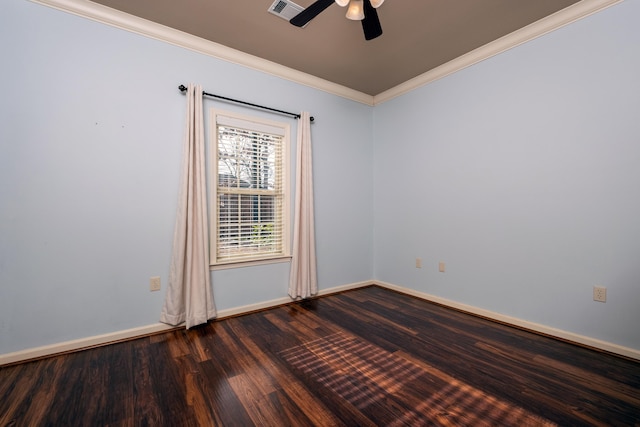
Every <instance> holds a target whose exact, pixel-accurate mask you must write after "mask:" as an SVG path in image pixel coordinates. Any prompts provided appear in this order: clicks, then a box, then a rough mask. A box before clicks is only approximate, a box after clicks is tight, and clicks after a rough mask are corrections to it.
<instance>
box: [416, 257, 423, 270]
mask: <svg viewBox="0 0 640 427" xmlns="http://www.w3.org/2000/svg"><path fill="white" fill-rule="evenodd" d="M416 268H422V258H416Z"/></svg>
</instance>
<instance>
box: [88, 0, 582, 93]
mask: <svg viewBox="0 0 640 427" xmlns="http://www.w3.org/2000/svg"><path fill="white" fill-rule="evenodd" d="M314 1H315V0H295V1H294V2H295V3H296V4H298V5H300V6H302V7H308V6H309V5H310V4H312V3H313V2H314ZM94 2H95V3H100V4H102V5H105V6H108V7H111V8H114V9H117V10H120V11H122V12H126V13H128V14H131V15H135V16H138V17H140V18H144V19H147V20H150V21H154V22H156V23H159V24H162V25H165V26H168V27H171V28H174V29H177V30H180V31H183V32H186V33H189V34H192V35H195V36H198V37H201V38H204V39H206V40H210V41H213V42H216V43H219V44H222V45H225V46H228V47H231V48H233V49H236V50H239V51H242V52H245V53H248V54H251V55H254V56H257V57H260V58H263V59H266V60H269V61H272V62H275V63H278V64H281V65H284V66H286V67H289V68H292V69H295V70H298V71H302V72H304V73H307V74H310V75H313V76H316V77H319V78H322V79H324V80H327V81H330V82H333V83H336V84H339V85H342V86H345V87H348V88H350V89H353V90H356V91H359V92H362V93H365V94H367V95H371V96H375V95H377V94H380V93H381V92H384V91H386V90H388V89H391V88H393V87H395V86H397V85H399V84H401V83H403V82H405V81H407V80H409V79H411V78H413V77H416V76H418V75H421V74H423V73H425V72H427V71H429V70H432V69H434V68H436V67H438V66H440V65H442V64H444V63H447V62H449V61H451V60H453V59H455V58H457V57H459V56H461V55H463V54H465V53H467V52H470V51H472V50H474V49H476V48H478V47H480V46H483V45H485V44H487V43H489V42H491V41H494V40H496V39H498V38H500V37H502V36H505V35H507V34H509V33H511V32H513V31H516V30H518V29H520V28H522V27H524V26H526V25H528V24H531V23H533V22H535V21H538V20H539V19H542V18H544V17H546V16H548V15H551V14H553V13H555V12H557V11H559V10H561V9H564V8H566V7H568V6H570V5H572V4H574V3H578V0H387V1H385V3H384V4H383V5H382V6H380V8H378V16H379V17H380V22H381V24H382V28H383V31H384V33H383V35H382V36H380V37H378V38H376V39H374V40H370V41H366V40H365V39H364V36H363V34H362V26H361V23H360V22H358V21H350V20H348V19H347V18H345V16H344V14H345V12H346V8H342V7H339V6H338V5H337V4H333V5H331V6H330V7H329V8H328V9H327V10H325V11H324V12H322V13H321V14H320V15H319V16H317V17H316V18H315V19H314V20H313V21H311V22H310V23H309V24H308V25H307V26H306V27H305V28H298V27H294V26H293V25H291V24H290V23H288V22H287V21H286V20H284V19H282V18H280V17H278V16H275V15H273V14H271V13H269V12H268V9H269V7H270V6H271V5H272V3H273V0H226V1H221V0H181V1H175V0H94Z"/></svg>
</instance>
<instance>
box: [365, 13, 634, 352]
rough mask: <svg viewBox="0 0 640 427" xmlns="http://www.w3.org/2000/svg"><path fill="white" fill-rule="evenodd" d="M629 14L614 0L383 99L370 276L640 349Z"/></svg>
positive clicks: (377, 129)
mask: <svg viewBox="0 0 640 427" xmlns="http://www.w3.org/2000/svg"><path fill="white" fill-rule="evenodd" d="M638 16H640V2H638V1H627V2H623V3H621V4H619V5H616V6H614V7H611V8H609V9H607V10H605V11H603V12H601V13H598V14H595V15H592V16H590V17H588V18H586V19H583V20H580V21H578V22H576V23H573V24H571V25H569V26H567V27H564V28H562V29H560V30H558V31H554V32H552V33H550V34H547V35H545V36H544V37H541V38H538V39H536V40H534V41H531V42H529V43H526V44H524V45H522V46H519V47H517V48H515V49H512V50H510V51H508V52H506V53H503V54H501V55H498V56H496V57H493V58H491V59H488V60H485V61H483V62H481V63H479V64H476V65H475V66H472V67H470V68H467V69H465V70H462V71H460V72H458V73H455V74H453V75H451V76H449V77H447V78H444V79H442V80H439V81H437V82H435V83H432V84H430V85H428V86H425V87H422V88H420V89H418V90H415V91H413V92H411V93H409V94H407V95H405V96H402V97H400V98H396V99H394V100H392V101H390V102H387V103H384V104H382V105H380V106H377V107H376V108H375V110H374V137H375V150H374V157H375V160H374V177H375V180H374V207H375V225H374V230H375V232H374V236H375V238H374V240H375V249H374V253H375V255H374V259H375V261H374V269H375V278H376V279H379V280H382V281H386V282H390V283H394V284H397V285H400V286H406V287H409V288H412V289H415V290H417V291H420V292H425V293H428V294H432V295H435V296H438V297H442V298H446V299H449V300H453V301H457V302H460V303H464V304H468V305H471V306H474V307H478V308H482V309H485V310H491V311H494V312H497V313H501V314H504V315H509V316H513V317H516V318H519V319H523V320H527V321H529V322H536V323H539V324H543V325H546V326H550V327H554V328H559V329H561V330H565V331H569V332H573V333H577V334H581V335H584V336H587V337H591V338H595V339H600V340H604V341H608V342H611V343H615V344H618V345H622V346H627V347H630V348H635V349H640V333H639V332H638V331H639V329H638V325H640V308H639V305H640V120H639V119H640V83H639V76H640V48H639V47H640V27H639V26H638V23H637V17H638ZM416 257H421V258H422V259H423V263H424V266H423V268H422V269H416V268H415V258H416ZM439 261H444V262H445V263H446V266H447V272H446V273H444V274H443V273H439V272H438V262H439ZM594 285H602V286H605V287H607V289H608V300H607V302H606V303H605V304H602V303H597V302H594V301H593V300H592V287H593V286H594Z"/></svg>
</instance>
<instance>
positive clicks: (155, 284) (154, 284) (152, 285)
mask: <svg viewBox="0 0 640 427" xmlns="http://www.w3.org/2000/svg"><path fill="white" fill-rule="evenodd" d="M149 290H150V291H159V290H160V277H159V276H154V277H152V278H151V279H149Z"/></svg>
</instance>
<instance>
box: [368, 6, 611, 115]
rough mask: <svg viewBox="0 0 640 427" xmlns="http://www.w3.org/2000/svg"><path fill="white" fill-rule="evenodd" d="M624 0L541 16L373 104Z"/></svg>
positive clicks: (387, 99) (376, 97) (401, 86)
mask: <svg viewBox="0 0 640 427" xmlns="http://www.w3.org/2000/svg"><path fill="white" fill-rule="evenodd" d="M622 1H624V0H582V1H580V2H578V3H575V4H573V5H571V6H569V7H567V8H565V9H562V10H560V11H558V12H556V13H554V14H552V15H549V16H547V17H545V18H542V19H540V20H539V21H536V22H534V23H532V24H530V25H527V26H526V27H523V28H521V29H519V30H516V31H514V32H512V33H510V34H507V35H506V36H504V37H501V38H499V39H498V40H495V41H493V42H491V43H487V44H486V45H484V46H481V47H479V48H477V49H475V50H472V51H471V52H469V53H466V54H464V55H462V56H459V57H458V58H456V59H453V60H451V61H449V62H447V63H446V64H443V65H441V66H439V67H436V68H434V69H433V70H430V71H427V72H426V73H424V74H421V75H419V76H417V77H414V78H412V79H410V80H407V81H406V82H404V83H401V84H399V85H397V86H395V87H393V88H391V89H389V90H386V91H384V92H381V93H379V94H378V95H376V96H374V97H373V104H374V105H379V104H381V103H383V102H386V101H389V100H391V99H393V98H396V97H398V96H401V95H404V94H406V93H408V92H411V91H412V90H414V89H417V88H419V87H421V86H424V85H427V84H429V83H432V82H434V81H436V80H439V79H441V78H443V77H446V76H448V75H450V74H453V73H455V72H457V71H460V70H462V69H464V68H467V67H470V66H471V65H474V64H477V63H478V62H481V61H484V60H485V59H488V58H491V57H493V56H495V55H498V54H500V53H502V52H504V51H507V50H509V49H513V48H514V47H516V46H519V45H521V44H523V43H526V42H528V41H530V40H533V39H536V38H538V37H540V36H543V35H545V34H547V33H550V32H552V31H555V30H557V29H559V28H562V27H564V26H565V25H569V24H571V23H572V22H575V21H578V20H580V19H582V18H585V17H587V16H589V15H592V14H594V13H597V12H600V11H601V10H603V9H606V8H608V7H610V6H613V5H615V4H617V3H621V2H622Z"/></svg>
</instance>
